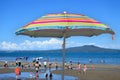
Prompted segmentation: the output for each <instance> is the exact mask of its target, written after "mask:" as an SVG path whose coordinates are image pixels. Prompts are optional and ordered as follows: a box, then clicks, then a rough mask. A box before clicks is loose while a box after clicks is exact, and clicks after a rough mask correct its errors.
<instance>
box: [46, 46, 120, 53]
mask: <svg viewBox="0 0 120 80" xmlns="http://www.w3.org/2000/svg"><path fill="white" fill-rule="evenodd" d="M46 52H61V50H60V49H59V50H47V51H46ZM66 52H67V53H71V52H86V53H88V52H95V53H102V52H107V53H108V52H111V53H118V52H119V53H120V50H119V49H108V48H101V47H97V46H94V45H84V46H81V47H72V48H67V49H66Z"/></svg>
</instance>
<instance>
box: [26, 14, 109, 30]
mask: <svg viewBox="0 0 120 80" xmlns="http://www.w3.org/2000/svg"><path fill="white" fill-rule="evenodd" d="M66 26H67V27H68V28H71V29H74V28H99V29H106V28H108V27H107V26H106V25H105V24H102V23H101V22H98V21H96V20H94V19H92V18H89V17H87V16H85V15H82V14H67V13H66V14H65V13H63V14H48V15H46V16H43V17H41V18H39V19H37V20H35V21H33V22H31V23H29V24H27V25H26V26H24V29H30V30H34V29H35V28H37V29H43V28H44V29H54V28H56V29H57V28H58V29H60V28H65V27H66Z"/></svg>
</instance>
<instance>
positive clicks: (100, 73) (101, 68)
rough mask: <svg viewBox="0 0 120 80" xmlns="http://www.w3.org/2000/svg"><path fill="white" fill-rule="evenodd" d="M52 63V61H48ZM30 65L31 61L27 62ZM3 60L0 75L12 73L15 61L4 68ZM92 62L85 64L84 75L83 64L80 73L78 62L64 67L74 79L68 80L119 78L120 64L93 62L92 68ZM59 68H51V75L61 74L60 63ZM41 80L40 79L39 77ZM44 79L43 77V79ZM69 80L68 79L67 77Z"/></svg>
mask: <svg viewBox="0 0 120 80" xmlns="http://www.w3.org/2000/svg"><path fill="white" fill-rule="evenodd" d="M49 63H52V62H49ZM22 64H28V62H24V63H22ZM29 64H30V66H31V67H33V66H32V63H29ZM3 65H4V62H0V66H1V68H0V75H1V74H7V73H8V74H9V73H14V67H15V66H13V65H15V62H9V64H8V65H9V67H8V68H4V67H3ZM92 65H93V64H87V65H86V66H87V71H86V76H85V75H84V74H83V70H82V69H83V64H82V65H81V73H80V72H78V70H77V66H78V64H72V66H71V67H72V69H67V68H66V67H65V76H73V77H75V79H70V80H120V76H119V74H120V65H107V64H94V69H93V68H92ZM58 67H59V69H58V70H51V71H52V73H53V76H54V75H55V74H58V75H61V74H62V71H61V69H60V68H61V64H58ZM51 68H55V65H54V63H53V64H52V66H51ZM34 71H35V70H34V68H24V69H22V70H21V73H24V72H28V73H31V72H33V73H34ZM28 76H29V75H28ZM6 79H8V77H7V78H1V79H0V80H6ZM14 79H15V77H9V80H14ZM26 80H35V78H28V77H27V78H26ZM40 80H41V79H40ZM43 80H45V79H43ZM57 80H60V79H57ZM68 80H69V79H68Z"/></svg>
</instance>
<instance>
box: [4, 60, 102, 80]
mask: <svg viewBox="0 0 120 80" xmlns="http://www.w3.org/2000/svg"><path fill="white" fill-rule="evenodd" d="M102 62H103V61H102ZM89 63H92V60H91V59H90V60H89ZM31 64H32V65H31ZM77 65H78V66H77V67H76V69H77V70H78V73H80V74H81V73H82V72H83V74H84V75H86V71H87V66H86V64H81V63H80V62H78V64H77ZM15 66H16V67H15V69H14V72H15V74H16V79H18V78H19V76H20V75H21V69H33V70H34V73H35V74H34V76H35V78H36V80H37V79H39V73H41V72H42V70H43V69H44V73H45V75H44V77H45V78H46V80H48V78H49V79H50V80H52V77H53V74H52V72H51V68H53V66H54V68H55V70H58V68H59V65H58V63H57V62H53V63H52V62H49V60H48V59H45V60H42V59H41V58H34V59H33V61H32V63H31V62H30V63H29V62H28V63H26V64H22V62H21V60H20V59H18V58H17V59H16V62H15ZM5 67H8V62H7V61H6V62H5ZM74 68H75V67H73V62H72V61H69V62H68V63H66V62H65V69H69V70H72V69H74ZM47 69H49V73H48V72H46V70H47ZM91 69H92V70H94V69H95V67H94V65H91ZM31 76H32V75H31Z"/></svg>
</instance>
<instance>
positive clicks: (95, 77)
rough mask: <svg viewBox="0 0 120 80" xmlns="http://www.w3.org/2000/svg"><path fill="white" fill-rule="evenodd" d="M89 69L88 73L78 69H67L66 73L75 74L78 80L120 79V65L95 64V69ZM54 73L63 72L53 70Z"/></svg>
mask: <svg viewBox="0 0 120 80" xmlns="http://www.w3.org/2000/svg"><path fill="white" fill-rule="evenodd" d="M87 66H89V70H87V72H86V75H84V74H83V71H82V70H81V73H79V72H78V70H67V69H66V70H65V75H68V76H75V77H77V78H78V80H120V66H119V65H95V69H94V70H92V69H90V66H91V65H87ZM53 73H54V74H62V71H61V70H55V71H53Z"/></svg>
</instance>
